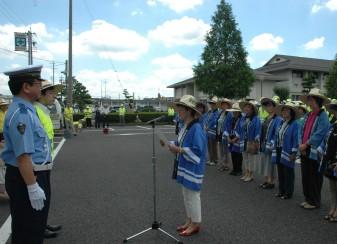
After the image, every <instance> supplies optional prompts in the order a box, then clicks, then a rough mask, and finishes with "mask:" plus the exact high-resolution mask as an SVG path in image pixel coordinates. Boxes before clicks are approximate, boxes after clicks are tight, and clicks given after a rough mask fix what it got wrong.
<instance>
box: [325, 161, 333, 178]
mask: <svg viewBox="0 0 337 244" xmlns="http://www.w3.org/2000/svg"><path fill="white" fill-rule="evenodd" d="M334 169H335V165H334V164H329V165H328V166H327V167H326V169H325V170H324V176H326V177H328V178H335V176H334Z"/></svg>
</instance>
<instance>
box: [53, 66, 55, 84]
mask: <svg viewBox="0 0 337 244" xmlns="http://www.w3.org/2000/svg"><path fill="white" fill-rule="evenodd" d="M54 77H55V61H53V85H54V83H55V80H54Z"/></svg>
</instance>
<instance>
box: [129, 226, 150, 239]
mask: <svg viewBox="0 0 337 244" xmlns="http://www.w3.org/2000/svg"><path fill="white" fill-rule="evenodd" d="M150 230H152V227H150V228H148V229H146V230H143V231H141V232H139V233H137V234H134V235H133V236H130V237H128V238H126V239H125V240H123V243H126V242H128V240H131V239H133V238H135V237H137V236H139V235H141V234H143V233H145V232H148V231H150Z"/></svg>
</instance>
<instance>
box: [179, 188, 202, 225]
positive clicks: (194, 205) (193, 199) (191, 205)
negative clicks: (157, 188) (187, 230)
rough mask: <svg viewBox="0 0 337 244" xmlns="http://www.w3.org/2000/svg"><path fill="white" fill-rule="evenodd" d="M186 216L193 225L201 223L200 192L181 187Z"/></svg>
mask: <svg viewBox="0 0 337 244" xmlns="http://www.w3.org/2000/svg"><path fill="white" fill-rule="evenodd" d="M182 190H183V198H184V204H185V210H186V215H187V217H188V218H190V219H191V220H192V222H193V223H201V199H200V191H192V190H190V189H187V188H186V187H184V186H183V187H182Z"/></svg>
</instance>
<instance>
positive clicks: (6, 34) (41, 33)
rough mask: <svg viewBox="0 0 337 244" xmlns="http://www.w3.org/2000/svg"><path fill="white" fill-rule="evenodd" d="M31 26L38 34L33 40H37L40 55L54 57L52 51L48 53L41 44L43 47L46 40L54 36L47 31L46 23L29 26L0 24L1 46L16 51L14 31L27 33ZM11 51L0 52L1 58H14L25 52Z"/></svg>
mask: <svg viewBox="0 0 337 244" xmlns="http://www.w3.org/2000/svg"><path fill="white" fill-rule="evenodd" d="M30 28H31V30H32V32H33V33H35V34H36V35H33V40H36V41H37V46H38V48H39V50H38V52H41V53H40V54H38V55H42V56H43V57H48V59H53V56H52V54H51V53H50V52H49V53H48V54H47V52H46V51H42V49H41V50H40V46H41V48H43V43H44V40H45V39H50V38H52V37H53V35H52V34H51V33H49V32H48V31H47V27H46V25H45V24H44V23H33V24H31V25H29V26H23V25H22V26H15V25H13V24H4V25H0V40H1V48H3V49H7V50H10V51H14V32H21V33H26V32H27V31H28V30H29V29H30ZM36 37H37V38H36ZM10 51H9V52H6V53H1V54H0V56H1V58H6V59H11V60H13V59H14V58H17V56H18V55H20V54H23V53H24V52H17V53H15V52H12V53H11V52H10ZM34 54H35V53H34ZM33 56H34V55H33Z"/></svg>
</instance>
